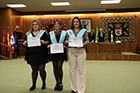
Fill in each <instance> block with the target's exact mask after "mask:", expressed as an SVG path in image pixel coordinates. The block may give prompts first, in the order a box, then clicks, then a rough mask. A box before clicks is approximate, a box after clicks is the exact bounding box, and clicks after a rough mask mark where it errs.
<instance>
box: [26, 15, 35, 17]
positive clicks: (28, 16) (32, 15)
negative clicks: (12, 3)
mask: <svg viewBox="0 0 140 93" xmlns="http://www.w3.org/2000/svg"><path fill="white" fill-rule="evenodd" d="M23 17H36V15H23Z"/></svg>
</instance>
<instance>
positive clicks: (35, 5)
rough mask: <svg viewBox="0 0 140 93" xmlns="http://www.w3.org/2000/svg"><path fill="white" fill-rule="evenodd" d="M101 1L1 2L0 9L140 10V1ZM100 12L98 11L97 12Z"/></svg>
mask: <svg viewBox="0 0 140 93" xmlns="http://www.w3.org/2000/svg"><path fill="white" fill-rule="evenodd" d="M59 1H64V2H67V1H68V2H70V6H55V7H54V6H52V5H51V4H50V3H51V2H59ZM100 1H101V0H0V8H5V7H7V6H6V4H7V3H8V4H19V3H22V4H25V5H26V6H27V7H26V8H15V10H17V11H19V12H21V13H22V12H24V13H25V12H41V11H46V12H47V11H48V12H50V11H51V12H55V11H66V10H96V9H132V8H139V9H140V0H121V2H120V3H119V4H112V5H109V4H108V5H101V4H100ZM96 11H98V10H96Z"/></svg>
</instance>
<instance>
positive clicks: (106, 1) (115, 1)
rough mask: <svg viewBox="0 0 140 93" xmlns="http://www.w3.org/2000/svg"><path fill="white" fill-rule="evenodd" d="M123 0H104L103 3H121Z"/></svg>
mask: <svg viewBox="0 0 140 93" xmlns="http://www.w3.org/2000/svg"><path fill="white" fill-rule="evenodd" d="M120 2H121V0H102V1H101V4H116V3H120Z"/></svg>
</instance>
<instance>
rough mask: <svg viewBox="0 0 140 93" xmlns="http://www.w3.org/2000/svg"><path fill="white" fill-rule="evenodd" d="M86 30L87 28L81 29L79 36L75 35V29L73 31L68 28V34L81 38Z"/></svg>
mask: <svg viewBox="0 0 140 93" xmlns="http://www.w3.org/2000/svg"><path fill="white" fill-rule="evenodd" d="M86 31H87V29H81V30H80V31H79V32H78V34H77V36H75V35H74V33H73V31H72V30H71V29H70V30H68V31H67V33H68V35H69V37H70V38H75V37H77V38H81V37H82V36H83V35H84V33H85V32H86Z"/></svg>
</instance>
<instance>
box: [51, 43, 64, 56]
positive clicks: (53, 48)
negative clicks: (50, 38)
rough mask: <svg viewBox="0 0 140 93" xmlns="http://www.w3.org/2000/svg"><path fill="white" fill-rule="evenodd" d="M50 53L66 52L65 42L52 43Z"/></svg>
mask: <svg viewBox="0 0 140 93" xmlns="http://www.w3.org/2000/svg"><path fill="white" fill-rule="evenodd" d="M50 53H51V54H57V53H64V48H63V44H51V46H50Z"/></svg>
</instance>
